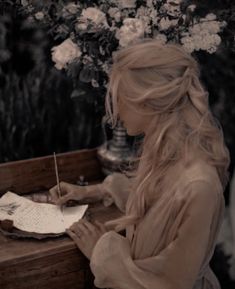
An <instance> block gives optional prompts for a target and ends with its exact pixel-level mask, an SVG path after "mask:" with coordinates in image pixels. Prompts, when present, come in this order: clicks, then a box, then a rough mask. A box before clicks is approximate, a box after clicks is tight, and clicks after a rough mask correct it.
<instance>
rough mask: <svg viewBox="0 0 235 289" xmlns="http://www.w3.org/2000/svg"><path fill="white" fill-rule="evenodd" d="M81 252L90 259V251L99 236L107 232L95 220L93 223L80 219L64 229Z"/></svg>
mask: <svg viewBox="0 0 235 289" xmlns="http://www.w3.org/2000/svg"><path fill="white" fill-rule="evenodd" d="M66 232H67V234H68V235H69V236H70V237H71V238H72V239H73V241H74V242H75V244H76V245H77V246H78V248H79V249H80V250H81V251H82V253H83V254H84V255H85V256H86V257H87V258H88V259H89V260H90V258H91V255H92V251H93V249H94V247H95V245H96V243H97V241H98V240H99V238H100V237H101V236H102V235H103V234H104V233H106V232H107V230H106V228H105V226H104V225H103V224H102V223H100V222H98V221H95V225H93V224H92V223H90V222H88V221H86V220H85V219H80V220H79V221H78V222H76V223H73V225H72V226H71V227H70V228H69V229H67V230H66Z"/></svg>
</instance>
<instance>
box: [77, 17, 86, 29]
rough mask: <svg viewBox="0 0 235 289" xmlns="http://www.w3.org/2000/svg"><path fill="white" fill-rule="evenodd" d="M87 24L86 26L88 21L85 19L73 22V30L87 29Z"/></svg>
mask: <svg viewBox="0 0 235 289" xmlns="http://www.w3.org/2000/svg"><path fill="white" fill-rule="evenodd" d="M87 26H88V22H87V21H86V20H84V21H82V19H81V20H79V21H78V22H77V23H76V24H75V30H76V31H84V30H87Z"/></svg>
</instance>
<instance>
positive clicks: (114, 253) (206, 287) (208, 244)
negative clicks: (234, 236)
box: [90, 160, 225, 289]
mask: <svg viewBox="0 0 235 289" xmlns="http://www.w3.org/2000/svg"><path fill="white" fill-rule="evenodd" d="M178 166H179V167H177V168H174V170H173V171H172V172H171V173H170V174H169V178H168V180H167V181H168V182H172V186H171V187H172V189H171V190H169V191H166V192H164V194H163V195H162V197H161V198H160V199H159V200H158V201H157V202H156V203H154V204H153V206H152V207H151V208H150V209H149V210H148V212H147V213H146V215H145V216H144V218H143V220H142V221H141V222H140V223H139V224H138V226H137V227H136V229H135V230H134V229H133V226H130V227H128V228H127V230H126V237H123V236H122V235H120V234H118V233H116V232H115V231H109V232H106V233H105V234H104V235H102V237H101V238H100V239H99V240H98V242H97V243H96V246H95V247H94V250H93V252H92V256H91V259H90V268H91V271H92V272H93V274H94V276H95V280H94V283H95V285H96V286H97V287H99V288H113V289H220V284H219V282H218V280H217V278H216V276H215V274H214V273H213V271H212V270H211V268H210V266H209V262H210V259H211V257H212V255H213V253H214V248H215V245H216V239H217V234H218V231H219V229H220V226H221V224H222V220H223V214H224V209H225V203H224V197H223V189H222V186H221V183H220V180H219V177H218V174H217V172H216V169H215V168H213V167H212V166H210V165H208V164H207V163H206V162H204V161H201V160H197V161H195V162H194V164H193V165H191V166H190V167H188V168H184V167H182V165H180V164H179V165H178ZM104 185H105V186H106V189H107V191H109V192H110V194H111V195H112V197H113V199H114V201H115V203H116V205H117V206H118V207H119V209H120V210H122V211H124V210H125V203H126V201H127V198H128V192H129V190H128V189H126V188H127V187H128V179H127V178H126V177H125V176H124V175H122V174H118V173H115V174H113V175H111V176H109V177H107V178H106V180H105V181H104Z"/></svg>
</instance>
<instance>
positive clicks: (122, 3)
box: [117, 0, 136, 9]
mask: <svg viewBox="0 0 235 289" xmlns="http://www.w3.org/2000/svg"><path fill="white" fill-rule="evenodd" d="M117 3H118V6H119V8H121V9H125V8H135V7H136V0H117Z"/></svg>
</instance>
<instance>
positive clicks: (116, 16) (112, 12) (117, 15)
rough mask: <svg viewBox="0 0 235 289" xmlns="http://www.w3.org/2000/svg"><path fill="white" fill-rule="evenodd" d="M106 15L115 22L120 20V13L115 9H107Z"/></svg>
mask: <svg viewBox="0 0 235 289" xmlns="http://www.w3.org/2000/svg"><path fill="white" fill-rule="evenodd" d="M108 14H109V15H110V17H111V18H114V19H115V21H116V22H119V21H120V19H121V13H120V11H119V9H118V8H117V7H111V8H109V10H108Z"/></svg>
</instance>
